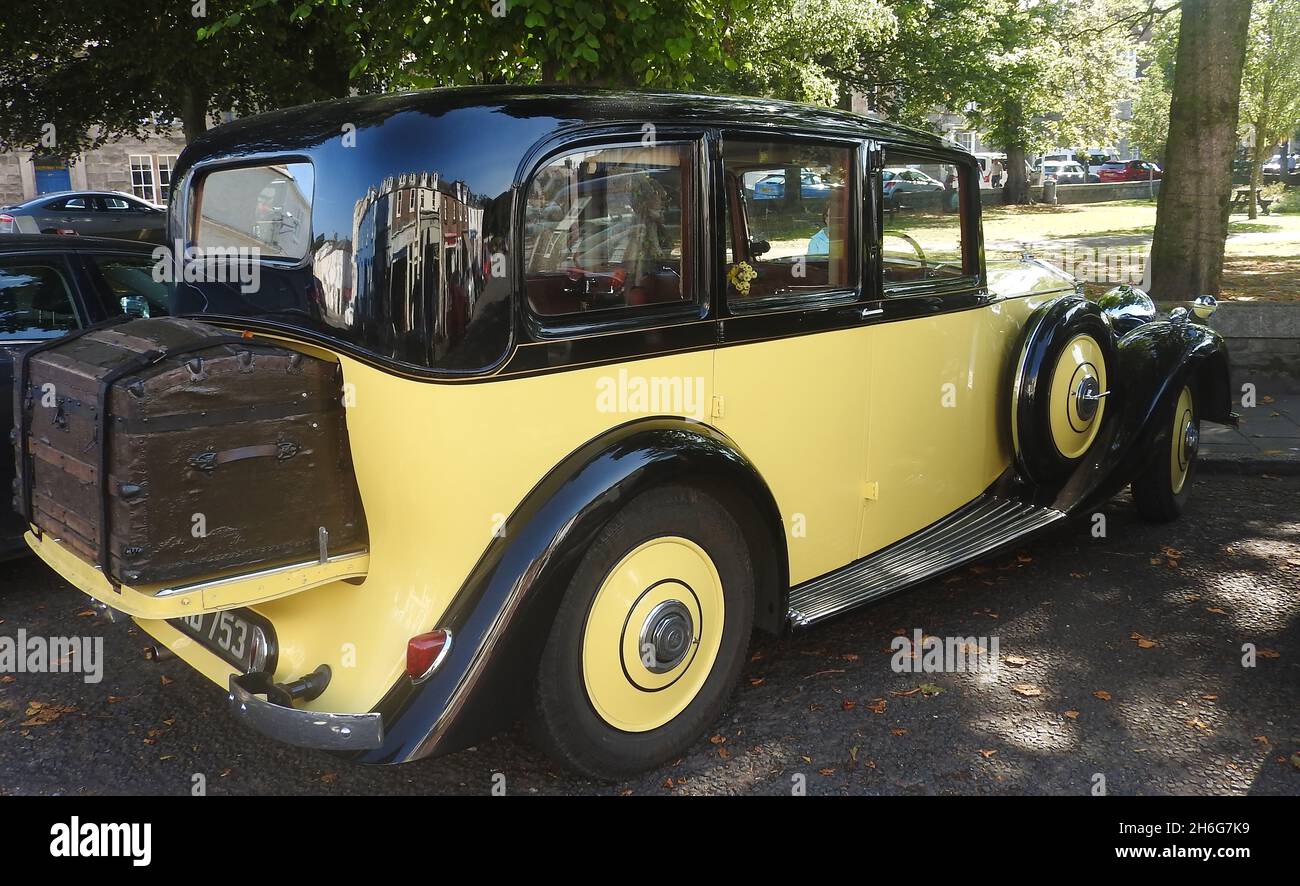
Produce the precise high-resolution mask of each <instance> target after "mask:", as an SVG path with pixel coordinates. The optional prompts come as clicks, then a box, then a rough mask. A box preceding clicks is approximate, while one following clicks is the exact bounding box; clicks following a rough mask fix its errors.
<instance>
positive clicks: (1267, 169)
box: [1263, 154, 1300, 182]
mask: <svg viewBox="0 0 1300 886" xmlns="http://www.w3.org/2000/svg"><path fill="white" fill-rule="evenodd" d="M1263 172H1264V176H1263V177H1264V181H1266V182H1277V181H1281V180H1282V178H1283V176H1284V175H1290V174H1292V173H1296V172H1300V154H1289V155H1288V156H1287V158H1286V169H1285V171H1284V170H1283V169H1282V155H1281V154H1274V155H1273V157H1272V159H1270V160H1269V161H1268V162H1267V163H1265V164H1264V170H1263Z"/></svg>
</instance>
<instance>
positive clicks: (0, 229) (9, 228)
mask: <svg viewBox="0 0 1300 886" xmlns="http://www.w3.org/2000/svg"><path fill="white" fill-rule="evenodd" d="M13 232H14V217H13V216H12V215H0V234H12V233H13Z"/></svg>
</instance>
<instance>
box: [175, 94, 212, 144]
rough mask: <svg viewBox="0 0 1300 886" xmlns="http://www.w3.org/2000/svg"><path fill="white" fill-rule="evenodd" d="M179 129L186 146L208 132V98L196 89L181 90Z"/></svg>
mask: <svg viewBox="0 0 1300 886" xmlns="http://www.w3.org/2000/svg"><path fill="white" fill-rule="evenodd" d="M181 128H182V129H183V130H184V132H185V143H186V144H189V143H190V142H192V141H194V140H195V139H196V138H198V137H199V136H200V135H202V134H203V133H205V132H207V131H208V97H207V95H206V94H205V93H203V92H202V91H201V90H200V89H198V87H195V86H184V87H182V88H181Z"/></svg>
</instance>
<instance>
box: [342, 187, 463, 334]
mask: <svg viewBox="0 0 1300 886" xmlns="http://www.w3.org/2000/svg"><path fill="white" fill-rule="evenodd" d="M483 217H484V210H483V209H482V208H481V207H477V206H474V205H472V204H471V195H470V193H469V189H468V188H467V187H466V186H465V183H464V182H459V181H457V182H445V181H441V180H440V179H439V177H438V175H437V174H436V173H408V174H404V175H401V176H396V177H392V178H387V179H384V181H383V182H381V183H380V185H379V187H377V188H376V187H372V188H371V189H370V190H369V191H367V193H366V195H365V196H364V197H362V198H361V199H360V200H358V201H357V202H356V205H355V206H354V208H353V216H352V243H353V250H354V251H353V253H352V255H351V280H352V281H353V285H352V288H351V291H350V292H346V293H339V294H337V295H336V294H334V293H331V292H330V291H329V290H328V289H326V292H325V295H324V300H325V303H326V305H327V306H330V307H329V311H330V314H331V315H332V316H331V318H330V321H329V322H333V323H337V324H338V325H345V326H352V325H354V324H357V325H359V326H360V327H362V328H363V329H364V330H366V331H367V332H369V333H370V334H377V335H379V336H380V337H381V339H391V340H392V341H393V343H394V344H395V346H396V350H397V351H398V352H399V353H400V354H403V355H407V354H409V355H411V357H412V358H413V357H414V356H415V355H420V359H422V360H427V359H428V357H427V356H425V355H424V352H425V351H426V350H427V349H428V348H429V347H430V346H431V347H432V348H433V349H434V351H435V352H438V353H441V352H443V351H444V350H446V349H447V348H449V347H451V346H453V345H454V344H455V343H456V342H458V341H459V340H460V339H461V338H462V336H463V335H464V333H465V331H466V329H467V327H468V324H469V320H470V318H471V317H472V316H473V311H474V307H475V304H476V303H477V301H478V299H479V298H480V297H481V296H482V294H483V290H484V288H485V285H486V282H487V280H486V273H487V272H486V267H485V265H486V257H485V255H484V254H483V249H484V245H483V243H482V230H483ZM318 261H319V259H318ZM320 282H321V286H322V288H326V284H325V281H324V280H321V281H320ZM335 306H339V307H335Z"/></svg>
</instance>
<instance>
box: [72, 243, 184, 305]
mask: <svg viewBox="0 0 1300 886" xmlns="http://www.w3.org/2000/svg"><path fill="white" fill-rule="evenodd" d="M88 259H89V261H88V262H87V265H88V266H89V267H90V269H91V270H92V271H93V272H94V274H95V275H96V276H97V277H98V281H99V283H101V284H102V286H103V289H104V291H105V292H107V293H108V298H109V304H108V305H107V308H108V311H109V313H111V314H118V313H121V314H130V315H131V316H133V317H161V316H165V315H166V314H167V312H168V304H169V302H170V300H171V294H172V284H170V283H160V282H158V281H157V280H155V279H154V278H153V270H154V262H153V259H151V258H134V257H128V256H121V255H91V256H88Z"/></svg>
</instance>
